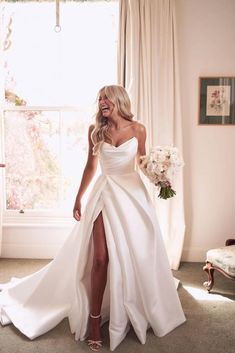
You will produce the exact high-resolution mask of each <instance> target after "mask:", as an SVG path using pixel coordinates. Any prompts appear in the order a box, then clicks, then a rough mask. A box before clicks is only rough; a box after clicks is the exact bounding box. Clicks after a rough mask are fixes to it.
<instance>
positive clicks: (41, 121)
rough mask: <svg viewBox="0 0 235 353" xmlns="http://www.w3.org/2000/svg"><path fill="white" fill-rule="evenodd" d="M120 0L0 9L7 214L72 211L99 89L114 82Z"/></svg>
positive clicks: (30, 4)
mask: <svg viewBox="0 0 235 353" xmlns="http://www.w3.org/2000/svg"><path fill="white" fill-rule="evenodd" d="M118 11H119V9H118V1H85V2H84V1H66V2H61V4H60V24H61V28H62V29H61V32H59V33H56V32H55V31H54V27H55V3H54V2H48V1H46V2H43V1H42V2H31V1H29V2H27V1H26V2H5V5H4V7H3V14H2V17H3V25H4V33H3V40H4V49H5V50H4V61H5V97H6V101H5V108H4V109H3V122H4V141H5V161H6V170H5V184H4V185H5V205H6V210H7V211H11V212H12V211H17V212H18V214H19V215H22V214H25V213H27V212H26V210H34V211H35V210H37V211H45V210H47V211H50V210H69V211H71V208H72V205H73V202H74V197H75V195H76V191H77V187H78V183H79V181H80V179H81V174H82V171H83V168H84V165H85V161H86V155H87V129H88V126H89V124H90V123H91V122H93V121H94V112H95V103H96V97H97V93H98V90H99V89H100V88H101V87H103V86H104V85H107V84H115V83H116V82H117V36H118Z"/></svg>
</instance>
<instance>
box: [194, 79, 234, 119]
mask: <svg viewBox="0 0 235 353" xmlns="http://www.w3.org/2000/svg"><path fill="white" fill-rule="evenodd" d="M199 100H200V102H199V124H206V125H213V124H214V125H235V77H200V78H199Z"/></svg>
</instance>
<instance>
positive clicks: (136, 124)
mask: <svg viewBox="0 0 235 353" xmlns="http://www.w3.org/2000/svg"><path fill="white" fill-rule="evenodd" d="M133 128H134V129H135V131H136V132H137V133H143V132H146V128H145V126H144V124H142V123H139V122H138V121H134V122H133Z"/></svg>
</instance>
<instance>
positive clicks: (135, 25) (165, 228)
mask: <svg viewBox="0 0 235 353" xmlns="http://www.w3.org/2000/svg"><path fill="white" fill-rule="evenodd" d="M119 2H120V29H119V48H118V69H119V71H118V80H119V84H121V85H123V86H125V87H126V89H127V91H128V93H129V95H130V98H131V101H132V110H133V113H134V114H135V116H136V119H137V120H139V121H140V122H142V123H143V124H144V125H145V126H146V128H147V133H148V140H147V148H149V147H150V146H155V145H163V146H164V145H174V146H176V147H178V148H179V150H180V153H181V154H182V133H181V109H180V96H179V77H178V69H177V48H176V27H175V0H120V1H119ZM174 188H175V190H176V192H177V194H176V196H175V197H174V198H173V199H168V200H160V199H159V198H157V190H153V188H150V189H151V191H152V194H153V201H154V203H155V205H156V208H157V213H158V218H159V222H160V226H161V229H162V233H163V238H164V241H165V245H166V249H167V252H168V256H169V260H170V264H171V268H172V269H178V267H179V264H180V259H181V254H182V248H183V241H184V232H185V223H184V207H183V172H180V173H179V175H178V176H177V180H176V181H175V184H174Z"/></svg>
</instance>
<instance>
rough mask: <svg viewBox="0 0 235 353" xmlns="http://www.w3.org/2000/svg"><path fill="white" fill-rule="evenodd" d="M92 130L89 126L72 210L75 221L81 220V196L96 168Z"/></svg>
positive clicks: (96, 159)
mask: <svg viewBox="0 0 235 353" xmlns="http://www.w3.org/2000/svg"><path fill="white" fill-rule="evenodd" d="M93 129H94V125H91V126H90V127H89V131H88V143H89V151H88V158H87V163H86V166H85V168H84V171H83V175H82V179H81V183H80V187H79V189H78V193H77V196H76V200H75V204H74V208H73V217H74V218H75V219H76V220H77V221H80V218H81V199H82V196H83V194H84V193H85V191H86V189H87V188H88V186H89V184H90V182H91V180H92V178H93V176H94V175H95V172H96V168H97V162H98V157H97V156H94V155H93V154H92V148H93V142H92V140H91V132H92V130H93Z"/></svg>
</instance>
